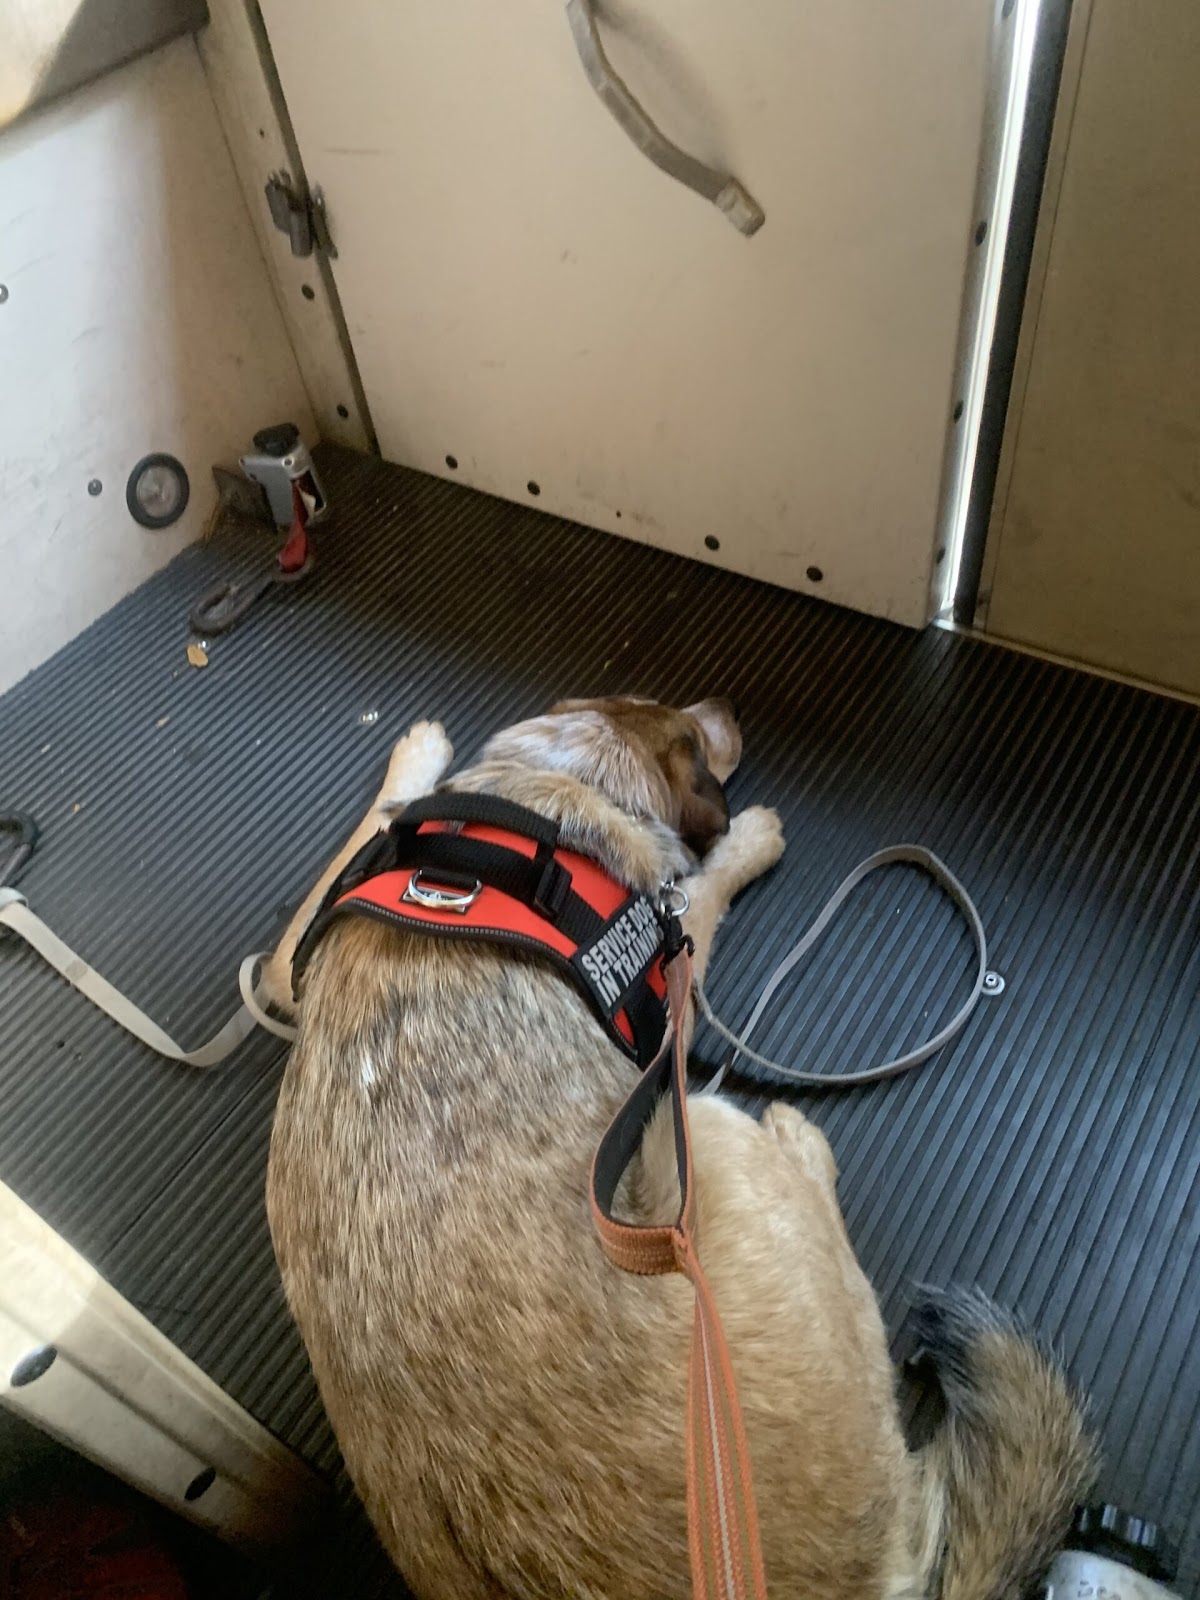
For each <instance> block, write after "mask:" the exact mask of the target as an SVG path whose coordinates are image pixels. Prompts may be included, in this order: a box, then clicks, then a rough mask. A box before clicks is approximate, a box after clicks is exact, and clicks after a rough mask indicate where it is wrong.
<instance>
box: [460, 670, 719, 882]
mask: <svg viewBox="0 0 1200 1600" xmlns="http://www.w3.org/2000/svg"><path fill="white" fill-rule="evenodd" d="M741 754H742V736H741V732H740V731H739V729H738V725H737V716H736V713H735V712H734V708H733V704H732V702H731V701H729V700H727V699H725V698H723V697H722V698H717V699H712V700H702V701H700V702H699V704H697V705H694V706H686V707H684V708H683V709H682V710H676V709H675V708H673V707H671V706H663V705H659V704H657V703H656V702H655V701H653V700H640V699H636V698H634V697H633V696H621V697H614V698H612V699H608V700H561V701H559V703H558V704H557V705H555V706H552V707H551V708H550V710H549V711H548V712H547V713H546V715H545V716H541V717H534V718H532V719H531V720H530V721H528V722H521V723H518V724H517V725H516V726H515V727H512V728H506V729H505V730H504V732H503V733H499V734H497V735H496V736H495V738H493V739H492V740H491V741H489V743H488V746H487V749H486V751H485V752H484V755H485V759H487V758H492V759H499V760H519V761H521V762H522V763H524V764H526V765H528V766H531V767H535V768H538V769H540V770H542V771H549V772H564V773H567V774H569V776H571V777H573V778H575V779H577V780H578V781H579V782H581V783H586V784H588V785H590V786H591V787H592V788H595V789H598V790H600V792H601V793H602V794H604V795H605V796H606V797H607V798H608V799H609V800H611V801H613V802H614V803H615V804H616V805H618V806H620V808H621V810H622V811H625V812H627V813H628V814H629V815H630V816H634V817H652V818H654V819H655V820H656V821H658V822H662V823H665V824H666V825H667V826H668V827H669V828H671V829H673V830H674V831H675V832H676V833H678V835H679V837H680V838H681V839H682V840H683V842H684V843H685V844H686V845H687V847H688V848H689V849H690V850H692V851H693V852H694V853H695V854H696V855H703V854H704V853H705V852H706V851H707V850H708V849H709V848H710V847H711V845H712V844H713V842H714V840H716V839H717V838H718V837H719V836H720V835H721V834H723V833H727V832H728V831H729V806H728V804H727V803H726V800H725V792H724V790H723V789H722V787H721V785H722V784H723V783H724V782H725V780H726V779H727V778H728V777H729V775H730V773H732V771H733V770H734V768H735V767H736V766H737V764H738V761H739V760H740V759H741Z"/></svg>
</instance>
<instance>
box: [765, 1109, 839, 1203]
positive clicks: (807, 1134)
mask: <svg viewBox="0 0 1200 1600" xmlns="http://www.w3.org/2000/svg"><path fill="white" fill-rule="evenodd" d="M759 1126H760V1127H761V1128H762V1130H763V1132H764V1133H768V1134H770V1135H772V1137H774V1138H775V1139H777V1140H778V1141H779V1144H780V1146H781V1147H782V1149H783V1151H784V1153H785V1154H786V1155H787V1156H789V1157H790V1158H791V1159H792V1160H793V1161H795V1162H796V1163H797V1164H798V1165H799V1166H800V1167H801V1168H802V1169H803V1170H804V1171H805V1172H807V1173H808V1174H809V1176H810V1177H813V1178H816V1179H817V1181H818V1182H819V1183H825V1184H828V1185H829V1187H830V1188H836V1187H837V1175H838V1174H837V1162H836V1160H835V1159H834V1155H833V1151H832V1149H831V1148H830V1145H829V1140H828V1139H826V1137H825V1135H824V1134H823V1133H822V1132H821V1130H820V1128H818V1127H816V1126H815V1125H814V1124H813V1123H811V1122H810V1121H809V1120H808V1118H807V1117H806V1116H805V1115H804V1113H803V1112H802V1111H797V1110H796V1108H795V1106H789V1105H785V1103H784V1102H783V1101H782V1100H772V1102H771V1104H770V1105H769V1106H768V1107H767V1109H766V1110H765V1111H764V1112H763V1114H762V1121H761V1123H760V1124H759Z"/></svg>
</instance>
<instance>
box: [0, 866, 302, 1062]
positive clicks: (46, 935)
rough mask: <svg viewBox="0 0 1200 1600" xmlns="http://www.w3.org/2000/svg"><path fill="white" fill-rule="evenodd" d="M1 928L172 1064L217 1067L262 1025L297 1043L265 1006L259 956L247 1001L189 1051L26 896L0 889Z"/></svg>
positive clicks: (245, 980)
mask: <svg viewBox="0 0 1200 1600" xmlns="http://www.w3.org/2000/svg"><path fill="white" fill-rule="evenodd" d="M0 927H5V928H9V929H11V930H12V932H13V933H15V934H17V935H18V937H19V938H22V939H24V941H25V943H26V944H27V945H29V946H30V947H31V948H32V949H34V950H36V951H37V953H38V955H40V956H41V958H42V959H43V961H46V962H48V963H49V965H50V966H52V967H53V968H54V970H55V971H56V972H57V973H58V974H59V976H60V977H63V978H65V979H66V980H67V982H68V983H70V984H72V985H74V987H75V988H76V989H78V990H79V992H80V994H82V995H85V996H86V997H87V999H89V1000H90V1001H91V1002H92V1004H93V1005H94V1006H98V1007H99V1008H100V1010H101V1011H103V1012H104V1013H105V1014H106V1016H109V1017H111V1018H112V1020H113V1021H114V1022H115V1023H117V1025H118V1026H119V1027H122V1028H124V1029H125V1032H126V1033H131V1034H132V1035H133V1036H134V1038H135V1039H140V1040H141V1042H142V1044H144V1045H146V1046H148V1047H149V1049H151V1050H153V1051H154V1052H155V1054H156V1055H160V1056H165V1057H166V1058H167V1059H168V1060H169V1061H179V1062H182V1063H183V1065H184V1066H187V1067H201V1068H208V1067H216V1066H219V1065H220V1064H221V1062H222V1061H224V1060H225V1058H226V1057H227V1056H229V1055H232V1054H233V1052H234V1050H236V1049H237V1047H238V1045H239V1044H241V1042H242V1040H243V1039H245V1038H246V1037H247V1036H248V1035H249V1034H250V1033H251V1032H253V1030H254V1028H255V1027H264V1028H266V1029H268V1031H269V1032H271V1033H273V1034H276V1035H277V1036H278V1037H279V1038H281V1039H294V1038H295V1036H296V1030H295V1029H294V1028H291V1027H289V1026H288V1025H287V1024H286V1023H283V1022H278V1021H276V1019H275V1018H274V1017H271V1016H269V1015H268V1013H267V1011H266V1009H265V1007H264V1005H263V1003H262V997H261V992H260V990H259V989H258V988H257V987H256V979H255V974H256V971H257V968H258V965H259V963H260V962H261V961H262V960H263V959H264V956H263V955H261V954H260V955H253V956H247V958H246V960H245V961H244V962H243V963H242V970H241V972H240V973H239V975H238V982H239V986H240V988H241V991H242V999H243V1001H244V1002H245V1003H244V1004H243V1005H242V1006H241V1007H240V1009H239V1010H238V1011H236V1012H235V1013H234V1015H233V1016H232V1017H230V1019H229V1021H228V1022H227V1023H226V1024H225V1026H224V1027H223V1028H221V1029H220V1030H219V1031H218V1032H217V1033H215V1034H214V1035H213V1037H212V1038H211V1039H210V1040H209V1041H208V1043H207V1044H202V1045H201V1046H200V1047H199V1049H197V1050H185V1049H184V1048H183V1046H182V1045H179V1044H176V1043H175V1040H174V1039H172V1038H171V1036H170V1034H168V1033H166V1032H165V1031H164V1030H163V1029H162V1028H160V1027H159V1025H158V1023H157V1022H155V1021H154V1020H153V1019H152V1018H150V1017H148V1016H147V1015H146V1013H145V1012H144V1011H142V1010H140V1009H139V1008H138V1007H137V1006H135V1005H134V1003H133V1001H132V1000H129V999H127V998H126V997H125V995H123V994H122V993H121V991H120V990H119V989H115V988H114V987H113V985H112V984H111V983H109V981H108V979H107V978H102V977H101V976H100V974H99V973H98V972H97V971H96V969H95V968H94V967H91V966H89V965H88V963H87V962H86V961H85V960H84V959H83V957H82V956H78V955H76V954H75V952H74V950H72V949H71V947H70V945H68V944H65V943H64V942H63V940H61V939H60V938H59V937H58V935H57V934H56V933H53V932H51V930H50V929H49V928H48V927H47V926H46V924H45V923H44V922H43V921H42V919H41V917H39V916H38V915H37V914H36V913H35V912H33V911H31V910H30V908H29V903H28V901H27V900H26V899H25V896H24V895H23V894H20V893H19V892H18V891H17V890H16V889H3V888H0Z"/></svg>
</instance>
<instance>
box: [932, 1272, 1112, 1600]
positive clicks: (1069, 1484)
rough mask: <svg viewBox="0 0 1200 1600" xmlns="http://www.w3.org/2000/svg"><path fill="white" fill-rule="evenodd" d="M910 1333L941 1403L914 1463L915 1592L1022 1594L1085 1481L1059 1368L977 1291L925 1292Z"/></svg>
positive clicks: (1078, 1433)
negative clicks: (918, 1547)
mask: <svg viewBox="0 0 1200 1600" xmlns="http://www.w3.org/2000/svg"><path fill="white" fill-rule="evenodd" d="M917 1325H918V1330H919V1337H920V1340H921V1344H922V1347H923V1349H924V1352H925V1354H926V1355H927V1356H928V1358H929V1359H930V1360H931V1362H932V1363H933V1365H934V1367H935V1369H936V1371H937V1374H938V1378H939V1380H940V1383H941V1387H942V1393H943V1396H944V1399H945V1406H946V1414H945V1418H944V1420H943V1421H942V1423H941V1425H940V1427H939V1428H938V1431H937V1432H936V1433H935V1434H934V1436H933V1438H932V1439H931V1441H930V1442H929V1444H927V1445H926V1446H925V1448H924V1450H923V1451H922V1452H921V1458H920V1459H921V1480H922V1499H923V1502H924V1505H923V1517H922V1521H923V1524H924V1527H923V1530H922V1531H923V1535H924V1537H923V1538H922V1539H921V1541H920V1542H921V1543H922V1545H923V1547H924V1557H923V1562H922V1565H923V1569H924V1575H925V1579H926V1588H925V1592H926V1593H927V1594H935V1595H937V1594H940V1596H941V1600H1000V1597H1002V1596H1009V1595H1020V1594H1024V1593H1028V1592H1029V1590H1030V1589H1031V1588H1032V1586H1033V1585H1034V1584H1035V1583H1036V1581H1037V1580H1038V1579H1039V1578H1040V1577H1041V1576H1042V1575H1043V1574H1044V1572H1045V1569H1046V1568H1047V1566H1048V1565H1049V1563H1050V1561H1051V1559H1052V1558H1053V1556H1054V1554H1055V1553H1056V1551H1057V1550H1058V1549H1059V1548H1060V1547H1061V1546H1062V1544H1063V1542H1064V1540H1065V1538H1066V1535H1067V1533H1068V1531H1069V1528H1070V1524H1071V1514H1072V1510H1073V1508H1074V1506H1075V1505H1076V1504H1077V1502H1078V1501H1080V1500H1082V1499H1083V1498H1084V1497H1085V1496H1086V1495H1087V1493H1088V1491H1089V1489H1090V1488H1091V1486H1092V1484H1093V1481H1094V1479H1095V1475H1096V1471H1097V1467H1098V1459H1097V1452H1096V1446H1095V1442H1094V1440H1093V1439H1092V1437H1091V1435H1090V1433H1089V1431H1088V1428H1087V1425H1086V1421H1085V1417H1084V1411H1083V1407H1082V1405H1081V1403H1080V1401H1079V1400H1078V1399H1077V1398H1076V1396H1075V1395H1074V1394H1073V1393H1072V1391H1071V1388H1070V1385H1069V1384H1068V1382H1067V1379H1066V1377H1065V1375H1064V1374H1063V1372H1062V1370H1061V1368H1060V1367H1059V1366H1057V1365H1056V1364H1055V1363H1054V1362H1053V1361H1051V1360H1050V1359H1049V1358H1048V1357H1047V1356H1046V1355H1044V1354H1043V1353H1042V1352H1041V1350H1039V1349H1038V1347H1037V1346H1036V1345H1035V1344H1034V1343H1033V1341H1032V1340H1031V1339H1029V1338H1028V1337H1027V1336H1026V1335H1025V1334H1024V1333H1023V1332H1022V1330H1021V1329H1020V1327H1019V1326H1018V1325H1017V1323H1016V1322H1015V1321H1014V1320H1013V1319H1012V1318H1011V1317H1009V1316H1008V1315H1006V1314H1005V1313H1004V1312H1002V1311H1000V1310H999V1309H998V1308H997V1307H996V1306H994V1305H993V1304H992V1303H991V1301H990V1300H988V1299H986V1298H985V1297H984V1296H983V1295H981V1294H977V1293H971V1292H964V1291H960V1290H951V1291H948V1292H937V1293H927V1294H926V1295H925V1296H924V1298H923V1300H922V1302H921V1304H920V1305H919V1307H918V1309H917ZM939 1579H940V1582H939Z"/></svg>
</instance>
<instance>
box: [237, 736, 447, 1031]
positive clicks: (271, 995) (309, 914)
mask: <svg viewBox="0 0 1200 1600" xmlns="http://www.w3.org/2000/svg"><path fill="white" fill-rule="evenodd" d="M453 760H454V749H453V746H452V745H451V743H450V741H449V739H448V738H447V737H446V730H445V729H444V728H443V727H442V725H441V723H440V722H417V723H414V724H413V726H412V727H411V728H410V729H409V730H408V732H407V733H406V734H405V735H404V737H403V739H401V740H400V741H399V743H398V744H396V745H395V746H394V748H393V750H392V754H391V759H390V760H389V762H388V769H387V776H386V777H385V778H384V780H383V787H382V788H381V789H380V791H379V793H378V794H377V795H376V796H375V802H374V804H373V805H372V807H371V809H370V811H368V812H367V814H366V816H365V817H364V818H363V820H362V821H361V822H360V823H359V825H358V827H357V828H355V830H354V832H353V833H352V834H351V835H350V838H349V839H348V840H347V842H346V843H345V844H344V845H343V846H342V848H341V849H340V850H339V851H338V853H337V855H336V856H334V858H333V860H332V861H331V862H330V863H329V865H328V866H327V867H326V868H325V871H324V872H323V873H322V874H321V877H320V878H319V879H318V881H317V884H316V887H315V888H314V889H313V890H312V892H311V893H310V894H309V895H308V897H307V898H306V900H305V901H304V904H303V905H302V906H301V907H300V909H299V911H297V913H296V915H295V916H294V917H293V918H292V920H291V922H289V923H288V926H287V931H286V932H285V934H284V935H283V938H282V939H280V941H279V943H278V944H277V945H276V947H275V952H274V954H273V955H272V956H271V959H270V960H269V961H268V962H266V963H265V965H264V967H263V971H262V985H263V988H264V989H265V992H266V998H268V999H269V1000H271V1001H272V1003H273V1004H274V1005H276V1006H278V1007H279V1008H280V1009H281V1010H282V1011H285V1012H287V1013H288V1014H291V1013H292V1012H293V1011H294V1005H293V1002H292V956H293V955H294V954H295V950H296V945H297V944H298V943H299V941H300V937H301V935H302V934H303V932H304V930H305V928H307V927H308V925H309V923H310V922H311V921H312V919H313V917H314V915H315V914H316V911H317V907H318V906H319V905H320V904H321V901H322V900H323V899H324V898H325V894H326V891H327V890H328V888H329V885H330V884H331V883H332V882H333V880H334V879H335V878H336V877H337V875H338V873H339V872H341V870H342V868H343V867H344V866H345V865H346V863H347V862H348V861H349V860H350V859H351V857H352V856H354V855H355V854H356V853H357V852H358V851H359V850H361V849H362V847H363V845H364V844H366V843H367V841H368V840H369V839H373V838H374V837H375V835H376V834H377V833H379V832H380V830H381V829H383V828H386V827H387V825H388V823H389V822H390V821H391V819H392V817H393V816H394V814H395V813H396V812H397V811H399V810H401V809H402V808H403V807H404V806H406V805H407V804H408V802H409V801H410V800H419V799H420V798H421V796H422V795H423V794H429V793H430V791H431V790H432V789H434V788H435V787H436V786H437V784H438V783H439V782H440V781H441V779H442V778H443V777H444V776H445V773H446V769H447V768H448V767H449V765H450V763H451V762H452V761H453Z"/></svg>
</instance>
